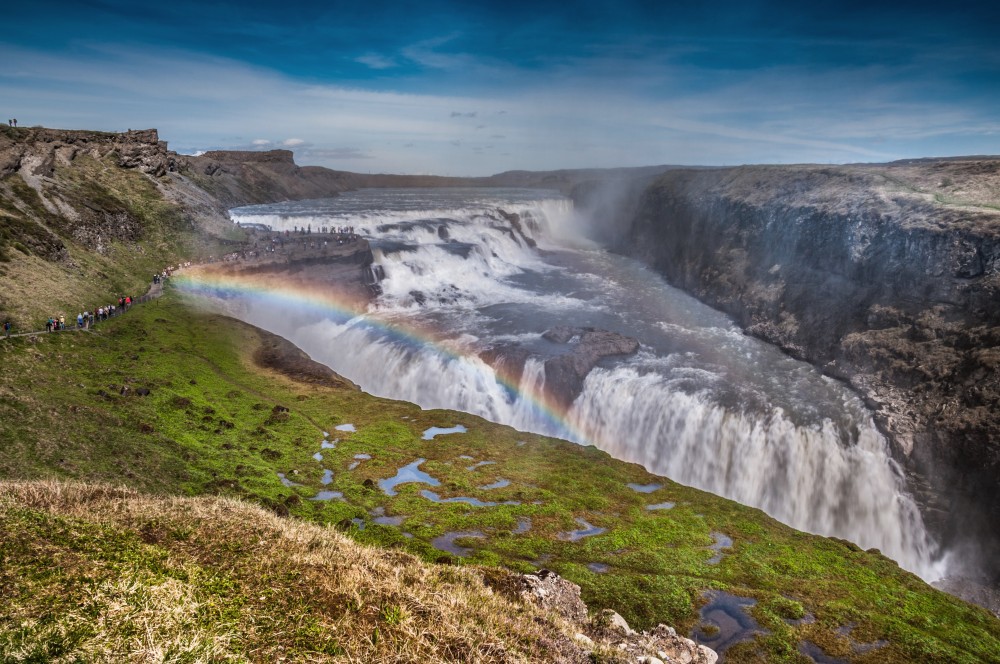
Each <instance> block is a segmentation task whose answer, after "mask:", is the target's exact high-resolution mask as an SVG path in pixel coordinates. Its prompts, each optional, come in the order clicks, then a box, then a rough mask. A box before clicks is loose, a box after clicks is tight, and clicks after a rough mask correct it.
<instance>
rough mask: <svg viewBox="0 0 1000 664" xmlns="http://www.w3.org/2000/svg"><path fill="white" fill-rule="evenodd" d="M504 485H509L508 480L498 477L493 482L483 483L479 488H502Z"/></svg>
mask: <svg viewBox="0 0 1000 664" xmlns="http://www.w3.org/2000/svg"><path fill="white" fill-rule="evenodd" d="M505 486H510V480H503V479H500V480H497V481H496V482H494V483H493V484H484V485H483V486H481V487H479V488H480V489H482V490H483V491H488V490H490V489H502V488H504V487H505Z"/></svg>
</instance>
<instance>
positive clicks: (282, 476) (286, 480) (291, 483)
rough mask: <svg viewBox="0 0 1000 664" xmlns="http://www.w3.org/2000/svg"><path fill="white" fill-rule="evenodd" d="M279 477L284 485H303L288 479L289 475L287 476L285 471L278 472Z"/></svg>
mask: <svg viewBox="0 0 1000 664" xmlns="http://www.w3.org/2000/svg"><path fill="white" fill-rule="evenodd" d="M278 479H279V480H281V483H282V484H283V485H285V486H287V487H293V486H302V485H301V484H299V483H298V482H293V481H291V480H290V479H288V478H287V477H285V474H284V473H278Z"/></svg>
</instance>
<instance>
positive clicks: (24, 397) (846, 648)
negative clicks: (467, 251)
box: [0, 294, 1000, 662]
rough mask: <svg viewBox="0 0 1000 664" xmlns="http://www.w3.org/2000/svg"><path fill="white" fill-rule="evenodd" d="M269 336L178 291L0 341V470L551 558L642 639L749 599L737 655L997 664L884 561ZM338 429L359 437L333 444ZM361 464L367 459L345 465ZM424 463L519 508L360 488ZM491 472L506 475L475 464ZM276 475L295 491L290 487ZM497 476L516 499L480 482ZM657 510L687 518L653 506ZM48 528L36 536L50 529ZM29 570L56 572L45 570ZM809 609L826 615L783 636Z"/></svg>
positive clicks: (527, 565) (958, 612)
mask: <svg viewBox="0 0 1000 664" xmlns="http://www.w3.org/2000/svg"><path fill="white" fill-rule="evenodd" d="M259 334H260V333H259V332H257V331H255V330H253V329H252V328H249V327H247V326H245V325H243V324H240V323H237V322H235V321H232V320H230V319H225V318H221V317H217V316H213V315H208V314H203V313H198V312H196V311H194V310H193V309H191V308H188V307H186V306H185V305H184V304H183V303H182V302H181V301H179V300H178V299H176V296H174V295H172V294H168V295H167V296H166V297H164V298H163V299H161V300H160V301H157V302H155V303H152V304H148V305H143V306H141V307H137V308H136V309H135V310H134V311H133V312H131V313H129V314H128V315H127V316H125V317H123V318H121V319H119V320H116V321H112V322H111V323H108V324H106V325H104V326H103V327H100V328H98V330H97V331H96V332H94V333H72V334H57V335H43V336H42V337H41V338H40V339H39V340H38V341H37V342H36V343H31V342H30V341H29V340H27V339H17V340H13V341H10V342H4V343H2V344H0V354H2V356H0V362H2V363H3V366H4V371H3V379H2V381H0V440H3V441H4V445H3V446H2V448H0V476H2V477H6V478H25V479H28V478H39V477H57V478H64V479H69V478H73V479H84V480H88V481H94V480H99V481H105V482H115V483H117V482H121V483H125V484H127V485H128V486H131V487H135V488H137V489H140V490H142V491H145V492H151V493H155V494H161V495H171V494H187V495H199V494H204V493H221V494H225V495H232V496H239V497H245V498H248V499H250V500H253V501H255V502H258V503H260V504H262V505H266V506H268V507H270V508H271V509H272V510H275V511H277V512H279V513H285V512H286V511H287V512H290V513H291V514H292V515H294V516H295V517H298V518H300V519H303V520H307V521H311V522H315V523H318V524H335V525H338V526H339V527H340V528H342V529H344V530H345V532H346V533H347V534H349V535H350V536H351V537H353V538H355V539H356V540H358V541H361V542H367V543H372V544H377V545H380V546H385V547H393V548H399V549H403V550H406V551H408V552H411V553H413V554H416V555H417V556H420V557H421V558H423V559H424V560H427V561H435V560H439V559H445V560H449V561H450V562H459V561H458V560H456V559H453V558H451V557H450V556H446V555H444V554H442V552H440V551H438V550H437V549H435V548H433V547H432V546H431V545H430V540H431V539H433V538H434V537H437V536H439V535H441V534H443V533H445V532H449V531H466V530H479V531H481V532H482V533H483V534H484V535H486V537H485V538H483V539H472V538H468V539H463V540H460V543H461V544H463V545H465V546H468V547H471V548H472V550H473V553H472V555H471V556H469V557H468V558H466V559H464V561H463V562H467V563H480V564H486V565H493V564H498V563H500V564H504V565H507V566H510V567H513V568H515V569H525V570H528V569H534V567H535V565H534V563H533V562H532V561H535V560H538V559H539V558H540V557H542V556H543V555H546V554H547V555H548V556H549V558H548V561H547V562H546V563H545V566H547V567H550V568H552V569H555V570H556V571H558V572H560V573H562V574H563V575H564V576H566V577H568V578H570V579H571V580H573V581H576V582H577V583H580V584H581V586H582V587H583V593H584V599H585V600H587V601H588V603H589V604H590V605H591V608H592V609H594V608H597V607H612V608H615V609H616V610H618V611H619V612H621V613H622V614H623V615H624V616H625V617H626V618H627V619H628V620H629V621H630V622H631V623H633V624H635V625H638V626H649V625H652V624H655V623H657V622H666V623H668V624H673V625H675V626H677V627H678V630H679V631H681V632H686V631H687V630H688V629H690V628H691V627H693V626H694V625H696V624H697V622H698V612H697V609H698V606H699V605H700V603H701V602H702V601H703V600H702V593H703V591H704V590H706V589H709V588H720V589H728V590H730V591H731V592H734V593H736V594H739V595H744V596H752V597H754V598H756V599H757V600H758V604H757V606H756V607H754V609H753V610H752V611H753V615H754V616H755V617H756V618H757V620H758V621H759V622H760V623H761V624H762V625H763V626H764V627H765V628H767V629H768V630H770V635H768V636H758V637H757V638H756V640H755V641H753V642H750V643H745V644H741V645H737V646H735V647H733V648H731V649H730V650H729V651H728V653H727V656H728V659H729V661H736V662H750V661H759V660H761V659H762V658H764V659H767V660H768V661H789V662H794V661H805V660H803V659H801V657H802V656H801V655H799V654H798V651H797V644H798V642H799V641H800V640H801V639H809V640H811V641H813V642H815V643H819V644H821V645H822V646H823V647H824V649H825V650H826V652H827V653H828V654H830V655H833V656H839V657H845V658H848V659H850V661H856V662H912V661H923V662H935V661H936V662H976V661H986V662H988V661H998V657H997V653H998V652H1000V621H997V620H996V619H995V618H993V617H992V616H990V615H989V614H988V613H987V612H986V611H985V610H982V609H978V608H975V607H971V606H969V605H966V604H964V603H963V602H961V601H959V600H957V599H955V598H953V597H950V596H948V595H945V594H943V593H940V592H937V591H935V590H933V589H931V588H930V587H928V586H927V585H926V584H924V583H923V582H922V581H920V580H919V579H917V578H916V577H914V576H913V575H910V574H908V573H906V572H903V571H901V570H900V569H899V568H898V567H897V566H896V565H895V563H893V562H892V561H890V560H888V559H886V558H884V557H882V556H880V555H878V554H877V553H866V552H864V551H860V550H859V549H858V548H857V547H855V546H853V545H851V544H849V543H845V542H840V541H836V540H832V539H825V538H820V537H814V536H810V535H806V534H803V533H799V532H796V531H794V530H792V529H790V528H787V527H785V526H783V525H781V524H779V523H777V522H775V521H774V520H772V519H770V518H769V517H767V516H766V515H764V514H763V513H761V512H760V511H758V510H754V509H750V508H746V507H742V506H740V505H738V504H736V503H733V502H731V501H727V500H724V499H721V498H718V497H715V496H712V495H710V494H706V493H703V492H700V491H697V490H694V489H689V488H686V487H682V486H680V485H677V484H675V483H673V482H670V481H668V480H662V479H658V478H655V477H653V476H651V475H649V474H648V473H646V472H645V471H644V470H643V469H642V468H641V467H639V466H637V465H634V464H626V463H622V462H619V461H616V460H614V459H612V458H610V457H609V456H608V455H606V454H604V453H603V452H600V451H598V450H596V449H594V448H583V447H579V446H576V445H573V444H570V443H565V442H562V441H557V440H552V439H547V438H543V437H540V436H534V435H529V434H523V433H519V432H516V431H514V430H513V429H511V428H509V427H505V426H501V425H496V424H492V423H489V422H486V421H484V420H482V419H480V418H477V417H474V416H471V415H465V414H461V413H454V412H447V411H421V410H420V409H419V408H417V407H416V406H413V405H411V404H407V403H402V402H393V401H388V400H385V399H378V398H375V397H371V396H369V395H365V394H364V393H361V392H358V391H356V390H351V389H347V388H344V389H334V388H330V387H324V386H321V385H316V384H304V383H296V382H294V381H292V380H290V379H288V378H285V377H283V376H280V375H278V374H276V373H274V372H272V371H265V370H261V369H259V368H256V367H255V366H254V365H253V363H252V361H251V359H250V358H251V357H252V354H253V352H254V350H255V349H256V348H257V347H258V346H259V345H260V336H259ZM122 385H129V386H130V387H131V388H133V390H134V388H135V387H139V386H142V387H148V388H150V390H151V394H150V395H149V396H148V397H137V396H120V395H119V388H120V387H121V386H122ZM276 405H281V406H284V407H286V408H288V409H289V410H288V411H287V412H285V411H283V410H281V409H278V410H275V408H274V407H275V406H276ZM346 423H350V424H353V425H355V427H356V428H357V431H356V432H353V433H352V432H340V431H336V430H335V427H336V426H337V425H341V424H346ZM455 424H463V425H465V426H466V427H467V429H468V432H467V433H464V434H463V433H459V434H449V435H445V436H439V437H437V438H435V439H433V440H429V441H425V440H423V439H422V438H421V433H422V432H423V431H424V430H425V429H426V428H428V427H430V426H441V427H450V426H452V425H455ZM324 431H326V432H329V433H330V440H335V439H339V441H338V442H337V443H336V447H335V448H333V449H321V445H320V444H321V441H322V440H323V434H322V432H324ZM316 453H321V454H322V455H323V460H322V461H321V462H320V461H317V460H316V459H315V458H314V456H313V455H314V454H316ZM362 453H363V454H369V455H371V456H372V458H371V459H369V460H361V461H360V464H359V465H358V466H357V468H355V469H354V470H350V469H349V465H350V464H351V463H352V462H354V461H355V459H354V456H355V455H356V454H362ZM463 456H469V457H473V460H467V459H463V458H461V457H463ZM417 458H425V459H427V461H426V462H425V463H424V464H423V465H422V466H421V469H422V470H424V471H427V472H429V473H430V474H431V475H433V476H434V477H435V478H437V479H438V480H440V481H441V486H439V487H435V488H433V490H434V491H436V492H438V493H439V494H441V495H442V496H475V497H477V498H480V499H481V500H484V501H494V502H500V501H507V500H513V501H519V502H520V503H521V504H519V505H497V506H492V507H470V506H468V505H464V504H436V503H432V502H431V501H429V500H427V499H425V498H423V497H421V496H420V493H419V492H420V490H421V489H427V488H430V487H427V486H425V485H421V484H403V485H400V487H399V494H398V495H397V496H395V497H391V498H390V497H388V496H386V495H385V494H384V493H382V492H381V491H380V490H379V489H378V488H369V487H366V486H365V485H364V482H365V480H368V479H370V480H374V481H376V482H377V481H378V480H379V479H383V478H387V477H391V476H393V475H394V474H395V473H396V470H397V469H398V468H399V467H401V466H403V465H405V464H408V463H410V462H411V461H413V460H415V459H417ZM485 460H488V461H495V462H496V463H494V464H491V465H484V466H480V467H478V468H476V469H475V470H471V471H470V470H467V468H468V466H470V465H471V464H472V463H474V461H475V462H478V461H485ZM324 468H326V469H330V470H332V471H333V481H332V483H331V484H330V485H328V486H322V485H321V479H322V475H323V469H324ZM277 472H282V473H286V474H288V475H289V476H290V477H293V478H294V479H295V481H296V482H297V483H299V484H301V485H302V486H299V487H291V488H289V487H285V486H282V484H281V483H280V482H279V480H278V478H277V475H276V473H277ZM501 478H503V479H507V480H510V482H511V484H510V486H508V487H506V488H501V489H490V490H483V489H478V488H477V487H479V486H482V485H486V484H488V483H490V482H493V481H494V480H497V479H501ZM653 481H657V482H660V483H662V484H663V486H662V488H660V489H658V490H656V491H655V492H653V493H651V494H642V493H637V492H635V491H632V490H631V489H629V488H628V487H627V486H626V484H627V483H628V482H638V483H649V482H653ZM321 489H325V490H334V491H339V492H341V493H343V495H344V498H345V500H331V501H314V500H310V498H312V497H314V496H315V495H316V493H317V492H318V491H319V490H321ZM667 500H669V501H673V502H675V503H677V505H676V507H674V508H673V509H670V510H663V511H655V512H654V511H648V510H646V509H645V505H647V504H653V503H660V502H663V501H667ZM377 508H382V509H384V510H385V513H386V514H388V515H395V516H401V517H403V522H402V524H401V526H400V527H398V528H397V527H393V526H381V525H378V524H377V523H375V522H374V521H373V520H372V512H373V511H375V510H376V509H377ZM575 517H579V518H584V519H586V520H587V521H588V522H590V523H592V524H594V525H598V526H602V527H605V528H607V529H608V530H607V532H606V533H604V534H602V535H598V536H595V537H589V538H585V539H583V540H580V541H578V542H568V541H565V540H563V539H561V538H560V533H564V532H566V531H569V530H573V529H576V528H577V527H578V526H577V525H576V523H575V521H574V518H575ZM524 518H530V519H531V528H530V530H528V531H527V532H526V533H523V534H513V533H512V531H513V530H514V529H515V528H516V526H517V524H518V520H519V519H524ZM350 519H359V520H360V521H359V522H358V523H361V524H364V529H363V530H362V529H361V528H360V527H359V525H356V524H355V523H353V522H351V521H350ZM57 522H58V519H57V520H55V521H52V522H51V523H50V524H49V525H44V526H40V527H42V529H43V530H46V531H47V529H50V528H52V527H55V526H56V525H57ZM15 525H16V524H15ZM17 527H18V528H20V527H21V526H17ZM60 527H61V526H60ZM712 532H722V533H725V534H727V535H729V536H730V537H731V538H732V539H733V542H734V544H733V548H732V549H731V550H729V551H727V555H726V556H725V557H724V558H723V559H722V561H721V563H720V564H718V565H711V564H709V563H708V560H709V559H710V557H711V556H712V551H710V550H709V549H708V545H709V544H711V543H712V541H713V540H712V536H711V533H712ZM404 533H410V534H412V535H413V537H412V538H409V537H407V536H406V535H405V534H404ZM46 537H48V535H46ZM220 546H225V544H224V543H220ZM592 562H603V563H606V564H608V565H610V566H611V568H610V571H608V572H607V573H603V574H598V573H594V572H592V571H590V569H588V567H587V564H588V563H592ZM24 573H26V574H34V575H38V576H40V577H46V576H47V575H48V576H52V571H51V569H50V565H48V564H47V561H46V559H44V558H38V559H35V563H34V567H33V568H31V567H30V566H29V568H27V569H25V572H24ZM53 578H55V577H53ZM46 583H50V582H46ZM51 583H55V581H52V582H51ZM20 601H21V602H22V604H18V605H16V609H17V610H18V611H24V610H28V609H27V608H25V607H29V606H30V605H31V599H30V598H26V597H22V599H21V600H20ZM805 614H811V615H813V616H815V622H812V623H810V624H800V625H791V624H789V623H788V622H787V621H786V619H794V618H798V617H801V616H803V615H805ZM850 624H853V625H856V627H855V628H854V630H853V632H851V636H852V638H854V639H855V641H857V642H862V643H869V642H873V641H876V640H879V639H884V640H886V641H888V645H886V646H885V647H883V648H880V649H878V650H874V651H871V652H869V653H867V654H858V653H854V652H853V651H852V649H851V645H850V642H849V640H848V639H847V637H845V636H842V635H840V634H839V633H838V629H839V628H841V627H843V626H845V625H850ZM3 629H4V630H6V631H8V632H9V630H10V629H11V625H10V624H7V625H6V626H5V627H3ZM39 634H41V632H39ZM39 638H41V637H39ZM0 643H2V641H0Z"/></svg>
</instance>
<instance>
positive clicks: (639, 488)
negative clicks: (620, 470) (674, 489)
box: [628, 482, 663, 493]
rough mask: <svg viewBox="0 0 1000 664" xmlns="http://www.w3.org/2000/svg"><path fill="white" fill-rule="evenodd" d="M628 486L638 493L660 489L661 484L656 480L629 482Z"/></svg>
mask: <svg viewBox="0 0 1000 664" xmlns="http://www.w3.org/2000/svg"><path fill="white" fill-rule="evenodd" d="M628 488H630V489H632V490H633V491H638V492H639V493H653V492H654V491H656V490H657V489H662V488H663V485H662V484H657V483H656V482H653V483H652V484H636V483H635V482H629V483H628Z"/></svg>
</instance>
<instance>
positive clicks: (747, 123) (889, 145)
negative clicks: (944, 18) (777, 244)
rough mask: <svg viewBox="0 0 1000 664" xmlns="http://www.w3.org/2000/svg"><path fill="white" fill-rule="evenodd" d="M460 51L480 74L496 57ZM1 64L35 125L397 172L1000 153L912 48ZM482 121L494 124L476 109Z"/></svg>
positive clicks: (94, 49) (98, 58) (77, 56)
mask: <svg viewBox="0 0 1000 664" xmlns="http://www.w3.org/2000/svg"><path fill="white" fill-rule="evenodd" d="M450 45H451V42H450V41H439V42H436V43H434V44H425V45H424V46H423V48H424V49H425V50H430V51H434V52H436V51H437V50H441V49H443V48H445V47H446V46H450ZM362 57H364V56H362ZM459 59H460V60H463V59H464V61H465V63H466V64H469V63H470V61H473V60H474V61H476V62H475V69H476V71H483V70H486V69H490V68H493V67H495V66H496V65H497V63H496V62H494V61H492V60H489V59H487V60H485V61H479V60H477V59H476V58H475V57H474V56H473V55H470V54H467V55H466V56H463V58H459ZM0 61H2V62H7V63H16V66H12V67H8V68H7V69H5V70H0V99H3V100H5V102H6V103H8V107H9V108H10V110H9V111H8V112H9V114H11V115H16V116H17V117H18V118H19V119H21V121H22V123H23V124H25V125H28V124H45V125H49V126H63V127H80V128H96V129H108V130H123V129H126V128H138V127H150V126H155V127H157V128H159V129H160V130H161V136H162V137H163V138H164V139H166V140H169V141H171V145H172V146H173V147H176V148H177V149H179V150H182V151H185V152H193V151H195V150H203V149H209V148H220V147H228V148H240V147H243V148H246V149H258V150H259V149H269V148H272V147H285V148H290V149H293V150H294V151H295V153H296V159H297V160H298V161H299V162H300V163H318V164H327V165H332V166H337V164H338V163H340V162H344V161H350V160H367V161H369V162H371V165H372V167H375V168H378V169H380V170H384V171H387V172H393V171H394V172H414V173H416V172H420V173H426V172H437V173H452V174H457V173H466V174H488V173H493V172H499V171H503V170H509V169H513V168H530V169H547V168H562V167H584V166H626V165H641V164H652V163H689V164H720V163H741V162H748V161H750V162H753V161H788V162H805V161H814V162H828V161H858V160H883V159H893V158H898V157H907V156H921V155H926V154H928V152H929V151H931V150H936V152H937V153H938V154H940V148H939V146H940V145H941V144H942V141H948V142H949V144H951V145H954V146H957V147H956V148H955V149H959V148H960V147H962V146H967V145H968V146H972V147H969V148H968V149H969V150H974V151H977V152H994V153H995V152H1000V120H998V119H997V116H996V115H995V113H994V112H993V108H994V107H993V106H991V105H989V104H983V103H974V104H973V103H967V99H965V98H961V97H958V98H956V97H954V96H953V95H938V96H936V97H932V96H928V95H927V93H926V90H925V88H926V87H928V86H929V85H930V82H929V81H926V80H922V79H919V78H917V79H914V77H913V76H912V75H905V74H908V73H909V72H908V70H907V69H906V68H907V67H912V66H913V65H912V63H907V64H905V65H900V66H888V65H885V66H870V65H864V66H857V67H842V68H839V69H836V70H829V71H826V70H824V71H816V70H815V69H814V68H811V67H807V66H799V67H779V68H771V69H765V70H753V71H746V72H741V73H740V75H738V76H736V75H732V74H726V75H723V76H719V77H716V78H713V79H711V80H707V79H706V80H703V81H700V82H699V83H698V85H691V84H690V81H691V80H693V79H696V78H697V75H698V73H699V72H700V70H699V69H698V68H697V67H695V66H693V65H690V64H687V63H682V64H678V63H676V62H673V61H672V60H671V59H670V58H665V59H664V60H663V61H660V62H657V63H653V64H650V65H648V68H647V69H645V70H644V71H643V75H642V76H639V75H638V74H635V73H634V72H633V74H634V76H635V77H634V78H633V74H630V75H618V76H615V75H614V72H615V70H616V68H617V67H619V66H624V64H625V62H624V61H614V62H612V63H610V64H609V62H608V61H598V60H594V61H590V62H588V63H584V62H583V61H579V62H575V63H572V64H573V66H568V65H567V72H566V76H565V77H559V78H556V79H550V78H547V75H548V73H549V72H545V75H544V76H543V75H539V76H536V77H525V78H524V80H523V81H522V84H521V87H520V88H518V90H517V94H511V93H510V91H509V90H507V89H504V90H498V91H496V92H495V93H489V92H483V91H481V90H479V89H478V88H476V90H477V91H476V92H475V93H469V94H464V95H455V94H441V93H439V92H437V91H436V89H433V88H429V89H430V90H431V91H427V92H422V93H421V92H413V91H408V92H403V91H394V90H374V89H366V88H365V87H364V86H363V84H362V83H361V82H355V83H354V84H352V85H344V84H341V85H334V84H321V83H317V82H315V81H312V80H311V81H309V82H308V83H306V82H302V81H299V80H296V79H295V78H293V77H290V76H287V75H283V74H280V73H278V72H275V71H273V70H270V69H265V68H260V67H254V66H251V65H248V64H246V63H244V62H239V61H236V60H233V59H228V58H221V57H217V56H211V55H206V54H205V53H195V52H188V51H182V50H164V49H153V48H126V47H122V46H114V45H111V46H109V45H104V44H90V45H88V44H78V45H77V46H76V50H75V52H74V53H73V54H71V55H64V56H57V55H53V54H51V53H46V52H44V51H40V50H35V49H28V48H17V47H13V46H9V45H0ZM364 64H366V65H367V66H371V63H364ZM440 64H442V65H443V64H444V63H440ZM568 70H572V71H571V72H570V71H568ZM521 74H523V72H522V71H521V70H520V69H519V68H516V67H515V68H511V69H507V70H505V72H504V74H503V77H504V78H505V80H508V81H509V80H514V78H516V76H515V75H521ZM643 82H645V83H646V84H645V85H643V84H641V83H643ZM980 94H982V95H987V98H988V95H991V94H992V95H994V96H995V95H996V94H997V93H995V92H988V91H986V92H982V93H980ZM8 100H13V102H11V101H8ZM466 109H476V110H466ZM472 118H478V119H479V122H480V124H476V123H474V122H464V121H459V120H466V119H472ZM485 118H488V119H489V128H490V130H491V131H492V132H495V133H492V134H490V135H486V133H485V132H484V131H483V129H485V128H486V125H485V124H482V120H483V119H485ZM292 132H294V137H290V136H289V134H291V133H292ZM240 137H244V138H240ZM252 137H257V138H252ZM493 140H503V141H504V151H503V152H502V153H499V152H497V151H496V150H490V149H489V146H490V144H491V141H493ZM414 146H419V149H414ZM456 147H461V148H462V149H461V150H456V149H455V148H456Z"/></svg>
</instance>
